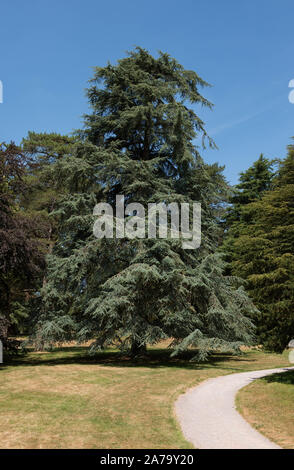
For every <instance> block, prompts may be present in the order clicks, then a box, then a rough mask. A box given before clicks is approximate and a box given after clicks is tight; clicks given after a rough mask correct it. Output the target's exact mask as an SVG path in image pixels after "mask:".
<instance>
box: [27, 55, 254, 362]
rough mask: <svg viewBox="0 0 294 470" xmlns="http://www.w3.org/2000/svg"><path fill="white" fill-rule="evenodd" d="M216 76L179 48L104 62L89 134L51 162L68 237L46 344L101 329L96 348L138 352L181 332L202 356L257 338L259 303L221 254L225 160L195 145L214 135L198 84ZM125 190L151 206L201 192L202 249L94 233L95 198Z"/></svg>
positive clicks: (51, 274) (128, 199) (50, 288)
mask: <svg viewBox="0 0 294 470" xmlns="http://www.w3.org/2000/svg"><path fill="white" fill-rule="evenodd" d="M206 85H207V84H206V83H205V82H204V81H203V80H202V79H201V78H200V77H199V76H198V75H197V74H196V73H195V72H193V71H188V70H185V69H184V68H183V67H182V66H181V65H180V64H179V63H178V62H177V61H176V60H175V59H173V58H171V57H170V56H169V55H167V54H164V53H160V55H159V57H158V58H154V57H152V56H151V55H150V54H149V53H148V52H147V51H146V50H144V49H141V48H136V49H135V50H134V51H132V52H131V53H130V54H129V56H128V57H126V58H124V59H122V60H120V61H119V62H118V64H117V65H111V64H108V65H107V66H106V67H103V68H99V67H97V68H96V69H95V74H94V77H93V79H92V80H91V86H90V88H89V89H88V98H89V102H90V105H91V108H92V112H91V114H89V115H87V116H85V129H84V130H82V131H80V132H79V137H80V139H81V142H79V143H77V144H76V145H75V146H74V149H73V151H72V153H71V155H69V156H67V157H65V158H63V159H61V160H59V161H56V162H55V163H54V165H52V166H51V172H52V178H54V180H55V181H56V182H57V183H59V184H60V185H62V186H63V187H66V188H67V195H66V197H65V198H64V199H63V201H61V203H60V205H59V208H58V209H57V210H55V211H54V214H55V217H56V218H57V219H58V226H59V237H58V242H57V243H56V245H55V247H54V250H53V252H52V254H51V255H50V256H49V258H48V264H49V266H48V282H47V285H46V288H45V289H44V291H43V300H44V306H43V309H44V311H43V312H44V313H43V315H42V316H41V317H40V322H39V324H38V325H37V329H36V335H35V340H36V341H37V343H38V342H39V343H44V342H45V343H46V342H50V341H56V340H60V341H63V340H67V339H71V338H78V339H79V340H80V341H84V340H89V339H93V338H94V339H95V342H94V343H93V346H92V348H93V349H96V348H102V347H105V346H107V345H110V344H116V345H119V346H120V347H121V349H128V350H131V351H132V353H133V354H134V355H136V354H138V353H140V352H142V351H144V350H145V347H146V345H147V344H154V343H156V342H158V341H159V340H161V339H164V338H173V343H172V344H173V346H174V354H177V353H179V352H180V351H183V350H185V349H187V348H188V347H189V346H195V347H197V349H198V357H199V358H202V359H204V358H205V357H206V355H207V354H208V353H209V351H211V350H214V349H222V350H224V349H225V350H234V351H239V346H240V344H242V343H248V342H250V341H251V339H252V331H253V326H252V323H251V321H250V320H249V319H248V318H247V316H246V315H247V314H249V313H250V311H252V310H254V307H253V305H252V303H251V302H250V300H249V299H248V297H247V295H246V293H245V292H244V290H243V289H242V287H240V286H239V281H238V280H237V279H236V278H234V279H233V278H230V277H226V276H224V274H223V270H224V263H223V261H222V259H221V256H220V255H219V254H216V248H217V243H218V239H219V227H218V224H217V211H218V209H219V207H220V206H221V205H222V202H223V200H224V198H225V197H226V193H227V184H226V182H225V181H224V178H223V176H222V168H220V167H219V166H218V165H216V164H215V165H207V164H205V163H204V162H203V160H202V158H201V157H200V155H199V152H198V149H197V148H196V147H195V145H194V144H193V140H194V139H196V138H199V137H201V138H202V139H204V140H208V143H209V145H214V144H213V142H212V141H211V140H210V139H209V137H208V136H207V134H206V131H205V128H204V123H203V122H202V120H201V119H200V118H199V116H198V115H197V114H196V113H195V110H194V107H195V105H199V104H200V105H201V106H208V107H211V104H210V103H209V102H208V101H207V100H206V99H205V98H204V97H203V96H202V95H201V94H200V91H199V90H200V88H201V87H203V86H206ZM189 103H190V105H191V104H192V106H193V109H192V108H189V107H188V106H189ZM118 195H124V198H125V204H130V203H133V202H136V203H142V204H143V205H144V206H145V207H146V204H148V203H163V202H164V203H166V204H168V203H172V202H177V203H180V202H187V203H192V202H200V203H201V206H202V242H201V246H200V248H198V249H194V250H185V249H184V248H183V247H182V241H181V240H177V239H170V238H168V239H163V238H153V239H145V238H133V239H128V238H116V237H113V238H108V239H107V238H102V239H97V238H95V237H94V235H93V230H92V229H93V222H94V218H93V216H92V211H93V208H94V206H95V204H96V203H98V202H102V201H103V202H107V203H110V204H111V205H112V206H113V207H114V206H115V202H116V196H118ZM131 218H132V215H129V220H131Z"/></svg>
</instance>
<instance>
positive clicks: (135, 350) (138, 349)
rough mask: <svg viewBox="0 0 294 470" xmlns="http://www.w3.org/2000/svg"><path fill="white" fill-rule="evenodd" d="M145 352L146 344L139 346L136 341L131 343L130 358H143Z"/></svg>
mask: <svg viewBox="0 0 294 470" xmlns="http://www.w3.org/2000/svg"><path fill="white" fill-rule="evenodd" d="M146 352H147V349H146V344H140V343H138V342H137V341H133V342H132V346H131V356H132V357H136V356H144V355H145V354H146Z"/></svg>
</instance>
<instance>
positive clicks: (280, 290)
mask: <svg viewBox="0 0 294 470" xmlns="http://www.w3.org/2000/svg"><path fill="white" fill-rule="evenodd" d="M272 184H273V189H272V190H270V191H266V192H264V193H263V196H262V197H261V198H260V199H258V200H255V201H254V202H252V203H250V204H248V205H247V206H246V209H244V216H243V217H244V220H246V218H247V220H249V221H250V223H249V224H247V225H246V223H244V224H243V225H242V227H241V228H240V232H239V236H238V237H237V238H236V239H235V242H234V244H233V250H232V252H233V261H232V268H233V273H234V274H236V275H238V276H241V277H242V278H244V279H246V280H247V281H248V284H247V289H248V292H249V294H250V296H251V297H252V298H253V300H254V302H255V304H256V306H257V307H258V309H259V312H260V313H258V314H256V315H255V318H254V320H255V323H256V324H257V327H258V328H257V333H258V336H259V339H260V341H261V342H262V343H263V344H264V345H265V346H266V347H267V348H268V349H270V350H273V351H277V352H282V351H283V350H284V348H285V347H286V346H287V344H288V342H289V340H290V339H291V338H293V336H294V224H293V216H294V147H293V145H290V146H289V149H288V156H287V157H286V159H285V160H283V161H282V162H281V163H280V167H279V171H278V173H277V175H276V177H275V178H274V180H273V181H272Z"/></svg>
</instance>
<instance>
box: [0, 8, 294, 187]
mask: <svg viewBox="0 0 294 470" xmlns="http://www.w3.org/2000/svg"><path fill="white" fill-rule="evenodd" d="M0 9H1V10H0V16H1V26H0V80H1V81H2V83H3V88H4V93H3V95H4V102H3V103H2V104H0V141H9V140H14V141H16V142H20V140H21V139H22V137H24V136H26V134H27V132H28V131H29V130H34V131H37V132H41V131H42V132H44V131H47V132H53V131H55V132H60V133H69V132H71V131H72V130H73V129H76V128H80V127H81V125H82V124H81V123H82V119H81V116H82V114H83V113H85V112H87V101H86V98H85V92H84V90H85V88H86V86H87V80H88V79H89V78H90V77H91V75H92V67H93V66H95V65H99V66H103V65H105V64H106V63H107V61H110V62H115V61H116V60H117V59H119V58H121V57H123V56H124V55H125V51H126V50H130V49H132V48H133V46H135V45H140V46H142V47H145V48H146V49H148V50H149V51H150V52H151V53H152V54H156V52H157V51H158V50H159V49H160V50H162V51H165V52H168V53H169V54H171V55H172V56H174V57H175V58H176V59H177V60H178V61H179V62H180V63H182V64H183V65H184V67H185V68H188V69H193V70H195V71H196V72H197V73H198V74H199V75H200V76H201V77H202V78H204V79H205V80H206V81H208V82H209V83H211V84H212V85H213V86H212V87H211V88H209V89H206V90H204V94H205V96H206V97H207V98H208V99H210V100H211V101H212V102H213V103H214V105H215V107H214V109H213V111H208V110H204V109H201V108H199V109H198V112H199V115H200V117H202V118H203V119H204V121H205V122H206V127H207V130H208V131H209V133H210V134H211V136H212V137H213V138H214V139H215V141H216V143H217V145H218V147H219V150H214V151H212V150H208V149H207V150H205V151H204V152H202V155H203V156H204V158H205V160H207V161H209V162H213V161H218V162H219V163H221V164H224V165H225V166H226V169H225V175H226V176H227V178H228V179H229V181H230V182H231V183H233V184H235V183H236V182H237V179H238V174H239V172H240V171H242V170H245V169H246V168H248V166H249V165H250V164H251V163H252V162H253V161H254V160H256V158H257V157H258V156H259V154H260V153H261V152H263V153H264V154H265V155H266V156H267V157H283V156H284V155H285V151H286V150H285V149H286V146H287V145H288V144H289V143H290V137H291V136H293V135H294V104H290V103H289V101H288V94H289V92H290V89H289V88H288V84H289V81H290V80H291V79H293V78H294V59H293V57H294V36H293V11H294V5H293V0H280V1H278V0H275V1H273V0H267V1H265V0H247V1H246V2H240V1H236V0H234V1H233V0H222V1H219V0H206V1H205V2H203V1H201V2H200V1H198V0H181V1H178V0H177V1H174V0H157V1H154V0H140V1H139V0H136V1H135V0H124V1H118V0H112V1H111V2H106V1H103V2H102V1H100V0H58V1H57V0H47V1H45V0H37V1H34V0H26V1H23V0H21V1H20V0H10V1H8V0H6V1H4V2H1V5H0Z"/></svg>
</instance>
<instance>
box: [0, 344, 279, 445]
mask: <svg viewBox="0 0 294 470" xmlns="http://www.w3.org/2000/svg"><path fill="white" fill-rule="evenodd" d="M169 354H170V351H167V349H166V348H165V345H163V347H162V348H157V349H152V350H150V351H149V355H148V358H144V359H141V360H137V361H131V360H130V359H128V358H126V357H123V356H121V355H120V354H119V353H118V352H116V351H106V352H103V353H99V354H97V355H95V356H94V357H90V356H88V355H87V350H86V349H85V348H82V347H67V348H59V349H57V350H55V351H53V352H49V353H34V352H30V353H28V354H27V355H26V356H23V357H18V358H13V359H10V361H9V362H6V363H5V364H3V366H1V367H0V447H1V448H54V449H58V448H104V449H110V448H132V449H134V448H152V449H155V448H157V449H161V448H178V449H183V448H190V447H191V445H190V444H189V443H188V442H187V441H185V439H184V437H183V435H182V433H181V431H180V428H179V425H178V423H177V421H176V419H175V415H174V402H175V400H176V398H177V396H178V395H179V394H180V393H182V392H184V391H185V390H186V389H187V388H189V387H191V386H193V385H196V384H197V383H199V382H201V381H203V380H205V379H207V378H210V377H216V376H218V375H225V374H230V373H234V372H242V371H247V370H257V369H263V368H264V369H266V368H274V367H282V366H285V365H288V359H287V355H282V356H281V355H275V354H267V353H263V352H259V351H248V352H246V353H244V355H243V356H240V357H232V356H229V355H221V354H218V355H217V354H216V355H214V356H213V357H212V358H211V359H210V361H209V362H208V363H205V364H195V363H191V362H189V361H188V360H187V359H188V358H186V359H173V360H170V359H169Z"/></svg>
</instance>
